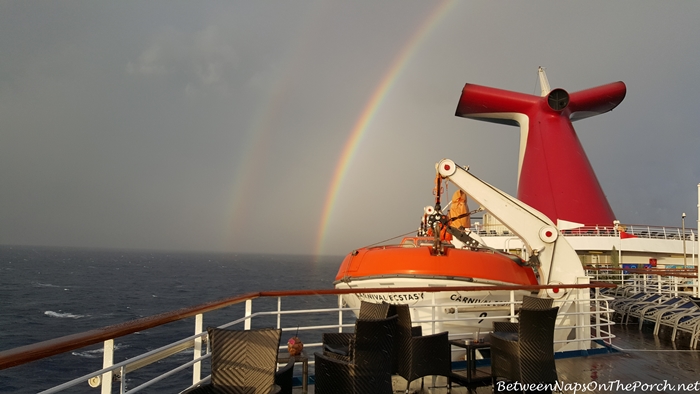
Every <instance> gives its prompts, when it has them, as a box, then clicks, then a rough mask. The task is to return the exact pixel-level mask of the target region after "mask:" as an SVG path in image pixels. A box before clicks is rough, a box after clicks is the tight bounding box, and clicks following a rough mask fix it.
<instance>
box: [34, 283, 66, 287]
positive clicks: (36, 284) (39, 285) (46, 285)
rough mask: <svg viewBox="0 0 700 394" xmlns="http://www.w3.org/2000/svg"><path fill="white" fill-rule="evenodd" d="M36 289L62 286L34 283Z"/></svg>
mask: <svg viewBox="0 0 700 394" xmlns="http://www.w3.org/2000/svg"><path fill="white" fill-rule="evenodd" d="M34 287H61V286H57V285H52V284H51V283H41V282H34Z"/></svg>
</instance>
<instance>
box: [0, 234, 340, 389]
mask: <svg viewBox="0 0 700 394" xmlns="http://www.w3.org/2000/svg"><path fill="white" fill-rule="evenodd" d="M340 262H341V257H340V256H335V257H331V256H328V257H313V256H282V255H250V254H211V253H210V254H207V253H165V252H150V251H149V252H146V251H117V250H87V249H62V248H39V247H17V246H0V350H8V349H12V348H15V347H17V346H23V345H28V344H32V343H36V342H39V341H44V340H48V339H52V338H57V337H61V336H64V335H70V334H75V333H80V332H83V331H88V330H91V329H95V328H100V327H104V326H108V325H112V324H117V323H122V322H126V321H130V320H134V319H138V318H142V317H146V316H151V315H155V314H158V313H163V312H167V311H171V310H174V309H180V308H183V307H187V306H194V305H198V304H201V303H204V302H209V301H215V300H220V299H224V298H228V297H232V296H235V295H239V294H243V293H247V292H251V291H263V290H292V289H330V288H332V287H333V286H332V282H333V279H334V278H335V274H336V272H337V269H338V266H339V264H340ZM299 298H300V299H299V300H298V303H299V304H300V305H299V306H298V308H299V309H302V308H307V307H321V306H332V305H333V302H334V300H335V298H334V297H330V298H329V297H321V296H317V297H305V298H303V299H301V297H299ZM266 302H267V303H268V304H269V305H268V306H269V308H270V309H274V308H275V307H276V300H263V301H260V302H258V301H257V300H256V301H254V308H255V309H256V310H258V308H263V309H264V308H265V307H266V306H265V305H264V304H265V303H266ZM242 308H243V306H242V305H235V306H232V307H229V308H225V309H223V310H222V311H217V312H214V313H212V314H208V315H205V321H204V324H205V326H210V325H211V326H216V325H219V324H222V323H224V322H228V321H231V320H234V319H236V318H239V317H240V316H241V315H242ZM285 319H286V320H283V322H282V325H283V326H285V327H289V326H293V325H295V324H301V322H296V321H293V320H289V319H293V318H291V317H290V318H285ZM275 321H276V320H269V321H261V322H254V323H253V325H254V327H255V326H256V325H257V326H274V324H275ZM306 323H308V322H306ZM193 329H194V319H193V318H190V319H185V320H184V321H181V322H175V323H171V324H168V325H165V326H162V327H158V328H155V329H151V330H147V331H144V332H140V333H137V334H132V335H129V336H125V337H122V338H117V339H116V340H115V348H116V350H115V362H120V361H123V360H125V359H127V358H129V357H133V356H135V355H137V354H140V353H143V352H144V351H147V350H152V349H156V348H158V347H160V346H163V345H166V344H168V343H170V342H173V341H175V340H177V339H180V338H183V337H186V336H189V335H191V334H192V332H193ZM284 335H285V333H283V336H284ZM304 335H307V334H306V333H303V332H302V333H300V335H299V336H300V337H301V338H302V340H304V342H308V341H310V340H314V341H317V340H318V339H316V338H313V339H312V338H309V339H305V338H304ZM308 335H311V334H310V333H309V334H308ZM191 357H192V354H191V351H190V352H182V353H181V354H178V355H176V356H175V357H174V359H175V361H177V360H178V358H180V359H181V360H188V359H191ZM162 363H163V365H162V368H161V369H162V370H168V369H171V368H173V367H174V366H175V365H168V362H167V361H162ZM101 365H102V350H101V346H99V345H94V346H90V347H88V348H85V349H78V350H76V351H73V352H70V353H67V354H64V355H60V356H55V357H51V358H48V359H45V360H42V361H38V362H33V363H30V364H27V365H23V366H18V367H14V368H9V369H6V370H0V393H36V392H38V391H41V390H44V389H46V388H48V387H51V386H54V385H57V384H60V383H63V382H65V381H68V380H71V379H74V378H77V377H79V376H81V375H84V374H87V373H89V372H91V371H94V370H98V369H100V368H101ZM156 369H157V368H156ZM142 375H145V376H142ZM204 376H205V375H204ZM148 378H150V376H149V375H148V374H141V373H132V374H130V375H128V376H127V380H126V385H127V387H130V386H131V387H135V386H136V385H138V384H139V383H141V382H142V381H145V380H147V379H148ZM190 380H191V376H189V375H188V374H187V373H184V374H181V376H178V377H177V378H175V379H172V380H167V381H166V382H164V383H159V384H158V385H156V386H152V387H149V388H147V389H146V390H145V391H143V392H146V393H176V392H179V390H181V389H183V388H185V387H187V385H188V382H189V381H190ZM117 387H118V385H115V388H117ZM98 390H99V389H93V388H90V387H89V386H88V384H87V383H85V384H84V385H80V386H77V387H76V388H73V389H69V390H67V391H65V392H69V393H82V392H84V393H97V392H98ZM115 392H116V391H115Z"/></svg>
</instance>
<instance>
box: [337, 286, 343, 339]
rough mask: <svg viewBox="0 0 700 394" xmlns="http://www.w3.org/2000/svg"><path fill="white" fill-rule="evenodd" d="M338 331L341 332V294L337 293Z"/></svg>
mask: <svg viewBox="0 0 700 394" xmlns="http://www.w3.org/2000/svg"><path fill="white" fill-rule="evenodd" d="M338 332H343V296H342V294H338Z"/></svg>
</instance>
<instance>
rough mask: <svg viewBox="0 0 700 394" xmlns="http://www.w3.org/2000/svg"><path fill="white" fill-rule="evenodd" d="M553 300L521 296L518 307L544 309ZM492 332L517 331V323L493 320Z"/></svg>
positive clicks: (547, 307)
mask: <svg viewBox="0 0 700 394" xmlns="http://www.w3.org/2000/svg"><path fill="white" fill-rule="evenodd" d="M553 303H554V300H553V299H551V298H539V297H531V296H523V304H522V305H521V306H520V309H521V310H522V309H531V310H545V309H550V308H551V307H552V304H553ZM493 331H494V332H518V323H511V322H504V321H495V322H493Z"/></svg>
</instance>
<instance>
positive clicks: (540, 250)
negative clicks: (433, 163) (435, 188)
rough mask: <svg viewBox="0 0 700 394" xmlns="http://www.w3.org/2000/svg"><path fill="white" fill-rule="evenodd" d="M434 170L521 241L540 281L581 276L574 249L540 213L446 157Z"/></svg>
mask: <svg viewBox="0 0 700 394" xmlns="http://www.w3.org/2000/svg"><path fill="white" fill-rule="evenodd" d="M436 169H437V171H438V173H439V174H440V176H441V177H442V178H444V179H447V180H449V181H451V182H452V183H454V184H455V185H456V186H457V187H459V188H460V189H462V190H464V192H465V193H467V195H469V197H471V198H473V199H474V200H475V201H476V202H477V203H479V204H480V205H481V206H483V207H484V208H485V209H486V210H487V211H489V212H490V213H491V214H492V215H493V216H494V217H495V218H496V219H498V220H499V221H500V222H501V223H502V224H503V225H505V226H506V227H508V229H510V231H512V232H513V233H514V234H515V235H517V236H518V237H520V239H522V240H523V242H524V243H525V247H526V248H527V251H528V253H529V255H530V256H532V257H531V262H534V263H538V265H539V274H540V284H548V285H555V284H575V283H577V278H579V277H583V276H585V273H584V270H583V267H582V265H581V260H579V257H578V255H577V254H576V251H575V250H574V248H572V247H571V245H570V244H569V242H567V241H566V239H564V237H562V236H561V234H560V233H559V230H558V229H557V227H556V226H555V225H554V223H553V222H552V221H551V220H550V219H549V218H548V217H547V216H545V215H544V214H543V213H541V212H539V211H538V210H536V209H535V208H532V207H531V206H529V205H527V204H525V203H523V202H522V201H520V200H518V199H517V198H515V197H513V196H510V195H509V194H507V193H505V192H503V191H501V190H499V189H498V188H495V187H493V186H491V185H489V184H488V183H486V182H484V181H482V180H480V179H479V178H477V177H475V176H474V175H472V174H470V173H469V172H467V170H466V169H464V168H462V167H460V166H458V165H456V164H455V162H454V161H452V160H450V159H444V160H442V161H440V162H439V163H438V164H437V167H436ZM533 260H534V261H533ZM537 260H539V262H537ZM547 293H548V294H549V295H550V296H551V297H553V298H559V297H561V296H563V295H564V293H563V291H559V292H556V293H555V294H553V292H551V291H548V292H547Z"/></svg>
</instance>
